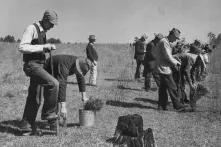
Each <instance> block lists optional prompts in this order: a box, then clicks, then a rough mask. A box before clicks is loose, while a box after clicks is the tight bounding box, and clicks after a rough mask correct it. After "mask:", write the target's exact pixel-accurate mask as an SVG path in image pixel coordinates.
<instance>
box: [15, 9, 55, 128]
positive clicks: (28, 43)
mask: <svg viewBox="0 0 221 147" xmlns="http://www.w3.org/2000/svg"><path fill="white" fill-rule="evenodd" d="M57 20H58V17H57V14H56V12H54V11H51V10H46V11H45V12H44V15H43V18H42V20H41V21H39V22H37V23H34V24H32V25H29V26H28V27H27V28H26V30H25V31H24V34H23V37H22V39H21V42H20V45H19V51H20V52H21V53H23V62H24V66H23V70H24V72H25V74H26V75H27V76H28V77H30V86H29V89H28V96H27V100H26V105H25V109H24V114H23V118H22V121H21V124H20V128H21V129H22V130H23V131H25V132H26V131H27V132H30V131H34V130H36V126H35V119H36V116H37V112H38V109H39V106H40V100H39V96H38V94H39V93H40V86H43V87H44V105H43V109H42V114H41V118H42V119H43V120H48V121H49V122H50V127H51V129H52V130H55V129H56V119H57V117H58V116H57V98H58V89H59V82H58V81H57V80H56V79H55V78H54V77H53V76H52V75H50V74H49V73H48V72H47V71H46V70H45V69H44V63H45V58H46V57H45V54H46V53H48V52H50V51H52V50H55V49H56V47H55V45H53V44H47V43H46V32H47V31H48V30H50V29H51V28H53V27H54V25H56V24H57Z"/></svg>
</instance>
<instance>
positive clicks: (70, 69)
mask: <svg viewBox="0 0 221 147" xmlns="http://www.w3.org/2000/svg"><path fill="white" fill-rule="evenodd" d="M52 59H53V71H54V77H55V78H56V79H57V80H58V81H59V84H60V85H64V86H66V85H67V77H68V76H70V75H73V74H76V72H75V67H76V65H75V62H76V59H77V57H76V56H72V55H55V56H53V57H52ZM45 69H46V70H47V71H48V72H49V73H51V66H50V58H48V59H47V60H46V64H45ZM76 77H77V81H78V87H79V91H80V92H85V90H86V86H85V78H84V77H83V76H82V75H80V74H76Z"/></svg>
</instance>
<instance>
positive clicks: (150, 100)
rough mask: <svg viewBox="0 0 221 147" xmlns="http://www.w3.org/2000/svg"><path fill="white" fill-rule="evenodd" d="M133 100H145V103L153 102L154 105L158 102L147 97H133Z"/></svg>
mask: <svg viewBox="0 0 221 147" xmlns="http://www.w3.org/2000/svg"><path fill="white" fill-rule="evenodd" d="M134 100H135V101H142V102H147V103H151V104H154V105H157V104H158V101H156V100H152V99H148V98H135V99H134Z"/></svg>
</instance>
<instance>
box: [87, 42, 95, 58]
mask: <svg viewBox="0 0 221 147" xmlns="http://www.w3.org/2000/svg"><path fill="white" fill-rule="evenodd" d="M86 54H87V58H88V59H89V60H91V62H94V61H97V60H98V54H97V51H96V49H95V46H94V44H93V43H88V44H87V47H86Z"/></svg>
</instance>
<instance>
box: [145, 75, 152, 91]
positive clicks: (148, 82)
mask: <svg viewBox="0 0 221 147" xmlns="http://www.w3.org/2000/svg"><path fill="white" fill-rule="evenodd" d="M144 88H145V90H150V88H151V72H147V74H146V75H145V81H144Z"/></svg>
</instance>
